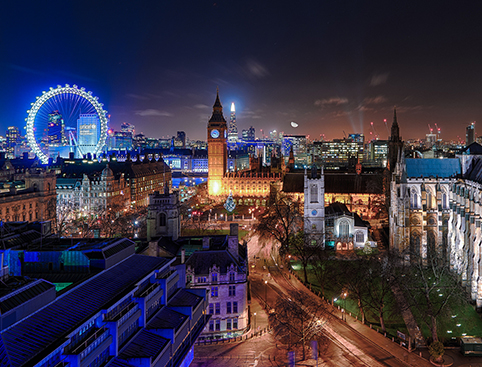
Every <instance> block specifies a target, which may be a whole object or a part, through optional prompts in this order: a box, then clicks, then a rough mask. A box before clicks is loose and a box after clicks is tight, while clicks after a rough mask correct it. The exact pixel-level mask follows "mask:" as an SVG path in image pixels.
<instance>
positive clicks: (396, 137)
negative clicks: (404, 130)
mask: <svg viewBox="0 0 482 367" xmlns="http://www.w3.org/2000/svg"><path fill="white" fill-rule="evenodd" d="M390 141H393V142H399V141H400V129H399V127H398V122H397V107H393V123H392V130H391V136H390Z"/></svg>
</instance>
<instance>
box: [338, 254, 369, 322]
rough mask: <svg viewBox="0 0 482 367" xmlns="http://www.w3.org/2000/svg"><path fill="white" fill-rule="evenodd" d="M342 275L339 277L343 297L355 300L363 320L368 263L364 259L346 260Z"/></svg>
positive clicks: (363, 320)
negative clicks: (344, 294)
mask: <svg viewBox="0 0 482 367" xmlns="http://www.w3.org/2000/svg"><path fill="white" fill-rule="evenodd" d="M344 270H345V272H344V275H345V276H344V277H340V278H339V279H340V281H341V282H342V283H341V284H340V286H341V287H342V288H343V289H344V293H346V294H347V295H346V296H345V297H350V298H352V299H354V300H356V301H357V305H358V309H359V311H360V315H361V321H362V322H365V307H366V293H367V292H366V286H365V285H366V284H367V277H368V272H369V263H368V261H367V260H366V259H358V260H355V261H347V266H345V267H344Z"/></svg>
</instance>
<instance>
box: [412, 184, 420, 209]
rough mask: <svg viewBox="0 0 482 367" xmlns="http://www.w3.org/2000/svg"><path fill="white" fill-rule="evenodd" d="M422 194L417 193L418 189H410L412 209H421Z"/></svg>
mask: <svg viewBox="0 0 482 367" xmlns="http://www.w3.org/2000/svg"><path fill="white" fill-rule="evenodd" d="M419 198H420V196H419V195H418V193H417V190H416V189H412V190H411V191H410V209H419V208H420V204H419V202H420V199H419Z"/></svg>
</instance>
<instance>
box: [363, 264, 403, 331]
mask: <svg viewBox="0 0 482 367" xmlns="http://www.w3.org/2000/svg"><path fill="white" fill-rule="evenodd" d="M389 260H390V259H389V258H388V257H383V258H378V257H370V258H369V259H368V260H367V261H368V263H369V264H368V274H367V276H366V277H363V279H364V280H365V283H364V288H365V292H364V294H365V304H366V306H367V308H368V309H370V310H371V311H372V312H373V313H374V314H375V315H377V316H378V319H379V320H380V326H381V329H382V330H383V331H386V327H385V316H386V314H387V313H388V312H390V313H392V314H394V313H395V312H397V304H396V302H395V298H394V297H393V296H392V287H391V284H392V281H393V280H394V279H393V275H394V274H393V263H392V262H391V261H389Z"/></svg>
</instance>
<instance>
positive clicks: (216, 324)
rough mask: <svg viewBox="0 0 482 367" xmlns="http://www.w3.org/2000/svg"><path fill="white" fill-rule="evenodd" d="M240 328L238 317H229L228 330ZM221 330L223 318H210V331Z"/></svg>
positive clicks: (227, 321)
mask: <svg viewBox="0 0 482 367" xmlns="http://www.w3.org/2000/svg"><path fill="white" fill-rule="evenodd" d="M237 328H238V319H237V318H234V319H227V320H226V330H232V329H237ZM214 330H216V331H220V330H221V320H210V321H209V331H214Z"/></svg>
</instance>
